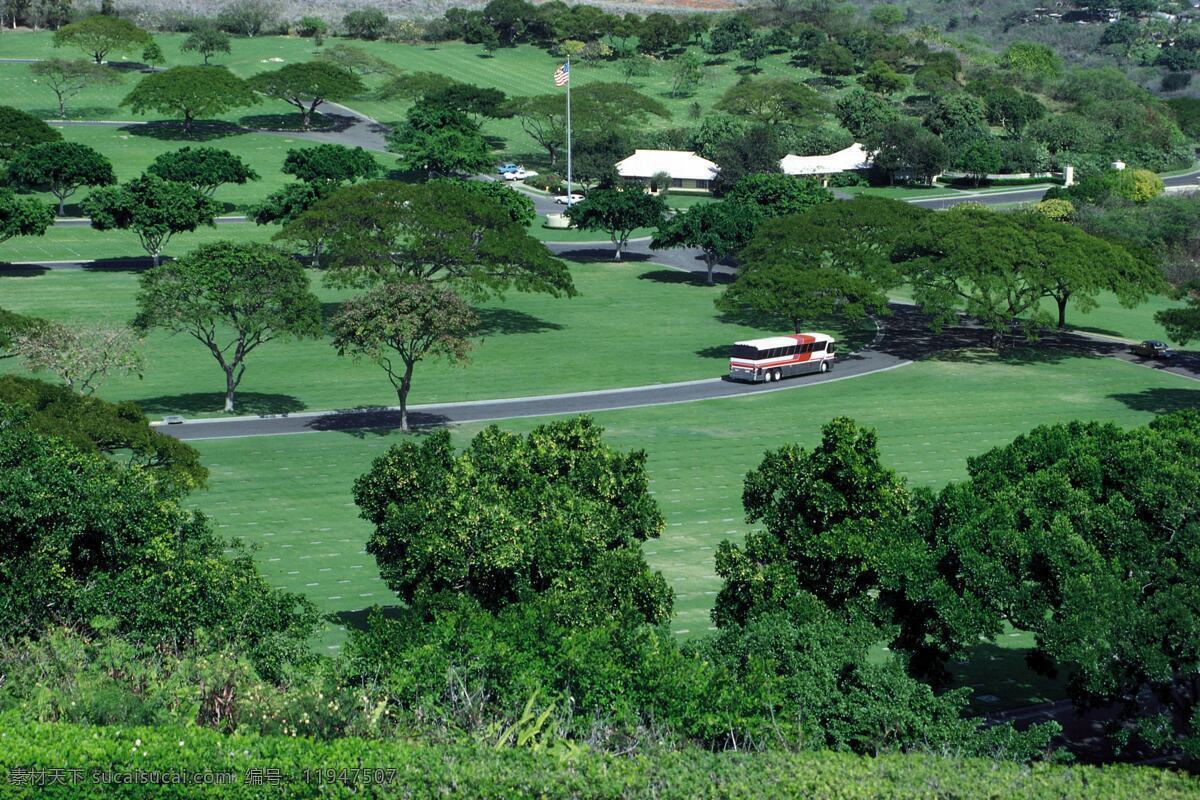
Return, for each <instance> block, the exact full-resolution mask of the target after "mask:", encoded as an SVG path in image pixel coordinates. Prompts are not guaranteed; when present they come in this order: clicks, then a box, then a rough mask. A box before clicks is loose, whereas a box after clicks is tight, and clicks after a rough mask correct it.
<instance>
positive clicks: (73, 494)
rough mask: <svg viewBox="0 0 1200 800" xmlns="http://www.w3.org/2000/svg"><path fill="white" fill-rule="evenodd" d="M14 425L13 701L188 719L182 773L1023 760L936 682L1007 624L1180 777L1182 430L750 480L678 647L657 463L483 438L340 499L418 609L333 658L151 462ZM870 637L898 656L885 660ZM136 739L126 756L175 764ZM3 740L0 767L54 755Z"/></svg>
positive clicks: (2, 700)
mask: <svg viewBox="0 0 1200 800" xmlns="http://www.w3.org/2000/svg"><path fill="white" fill-rule="evenodd" d="M26 409H27V406H25V405H24V404H23V402H22V401H21V400H20V399H17V402H16V403H14V404H9V405H5V406H4V407H3V409H2V412H0V413H2V414H3V416H2V418H0V466H3V470H0V515H2V516H0V531H2V532H3V533H4V536H5V537H6V538H5V548H4V550H3V551H2V552H3V561H2V564H0V566H2V567H3V569H4V572H5V574H6V575H7V576H9V579H8V581H6V583H4V584H2V585H0V626H2V627H0V630H2V636H0V639H2V641H3V646H2V647H0V668H2V669H3V673H4V674H5V676H6V680H5V682H4V684H3V685H2V686H0V707H3V708H7V709H11V710H13V711H14V712H17V713H19V714H20V715H21V717H23V718H24V719H26V720H39V721H43V722H63V723H80V724H93V725H112V726H119V728H120V729H121V730H122V731H123V732H122V733H120V734H119V735H120V736H122V737H124V736H126V733H125V732H124V731H127V730H128V728H129V727H130V726H137V725H145V726H169V727H175V728H179V726H184V727H188V728H191V729H192V731H193V732H192V733H189V734H187V735H186V736H185V735H180V736H179V740H180V741H183V742H184V744H183V745H178V744H177V743H176V741H175V739H176V737H175V734H172V735H171V738H170V740H169V741H170V742H171V744H170V747H169V748H165V750H163V752H164V753H165V751H166V750H169V751H170V752H171V753H172V754H175V755H185V756H186V755H187V754H188V752H189V750H188V748H190V747H192V746H193V744H189V743H194V746H195V747H196V748H198V749H197V750H196V753H197V756H196V757H199V753H200V752H201V751H202V750H207V747H206V746H204V745H203V744H202V743H204V742H211V741H214V740H213V739H212V738H211V735H210V734H208V733H205V732H203V731H200V730H196V729H195V728H196V727H198V728H211V729H214V730H216V731H219V732H221V733H225V734H239V735H243V736H245V735H249V736H271V737H278V736H282V737H289V738H290V737H297V738H298V739H301V740H308V741H324V742H330V743H331V744H330V745H328V747H329V748H331V752H333V751H334V750H339V751H340V749H341V748H345V747H349V748H351V749H352V750H353V752H354V753H356V754H361V753H362V752H364V750H363V749H362V747H363V746H364V745H362V744H361V743H360V740H362V739H381V740H387V739H393V738H396V737H400V738H404V739H410V740H411V739H413V738H420V739H421V740H423V741H426V742H429V743H443V742H444V743H455V744H473V745H477V746H484V747H490V748H493V749H495V750H513V749H516V750H527V751H532V752H533V753H537V754H540V755H541V756H542V757H543V758H545V757H550V758H552V759H555V760H556V761H557V759H565V760H568V761H569V760H570V759H572V758H581V757H584V756H585V755H586V754H587V753H604V752H611V753H638V754H643V755H652V754H661V753H662V752H663V751H665V750H679V751H681V752H682V753H687V752H691V751H692V750H691V749H692V748H699V749H701V750H709V751H730V750H750V751H765V750H772V751H776V750H778V751H793V752H795V751H808V750H830V749H832V750H841V751H848V752H854V753H860V754H871V755H879V754H884V753H896V752H926V753H938V754H957V755H958V756H960V757H962V756H983V757H989V758H993V759H999V760H1010V759H1011V760H1017V761H1029V760H1037V759H1040V758H1042V757H1044V756H1046V755H1047V754H1048V753H1049V752H1050V751H1049V747H1050V741H1051V737H1052V736H1053V735H1054V734H1055V732H1056V731H1057V730H1058V727H1057V725H1056V724H1054V723H1048V724H1038V725H1034V726H1032V727H1030V728H1028V729H1026V730H1025V731H1023V732H1018V731H1016V730H1014V729H1013V728H1011V727H1010V726H1008V725H990V726H989V725H987V724H985V723H984V721H983V720H981V719H979V718H975V717H970V716H968V715H966V713H965V711H966V704H967V700H968V695H969V692H968V690H965V689H950V690H946V689H947V687H948V685H949V684H948V672H947V670H948V667H949V665H950V664H952V663H953V662H955V661H958V660H960V659H964V658H969V657H970V652H971V649H972V648H974V647H975V646H976V645H977V644H978V643H979V642H980V641H981V640H982V641H987V640H991V639H995V638H996V637H998V636H1001V635H1003V627H1002V626H1003V624H1004V622H1005V621H1009V622H1011V623H1012V624H1013V625H1016V626H1018V627H1020V628H1023V629H1025V630H1029V631H1032V632H1033V633H1034V634H1035V635H1036V637H1037V647H1036V650H1035V651H1034V657H1032V658H1031V659H1030V664H1031V666H1032V667H1033V668H1034V669H1036V670H1039V671H1043V672H1047V673H1056V672H1057V673H1059V674H1065V676H1066V678H1067V681H1066V683H1067V687H1068V690H1069V691H1070V693H1071V696H1072V698H1073V699H1074V700H1075V701H1076V703H1078V704H1079V705H1080V706H1082V707H1088V706H1110V707H1112V708H1113V709H1115V710H1114V711H1113V714H1112V716H1111V719H1110V727H1109V728H1108V733H1109V734H1111V735H1112V736H1113V737H1114V738H1113V742H1114V744H1113V747H1114V751H1115V750H1117V749H1124V748H1127V747H1130V746H1134V747H1137V748H1140V750H1141V751H1142V752H1147V751H1150V752H1156V751H1165V752H1174V751H1176V750H1182V751H1184V752H1185V753H1188V754H1191V755H1192V756H1194V755H1195V751H1194V738H1193V737H1192V736H1191V734H1190V733H1189V731H1191V730H1193V727H1192V726H1194V725H1195V713H1196V703H1197V698H1196V697H1195V695H1194V693H1193V692H1192V690H1191V688H1189V687H1191V686H1192V684H1191V683H1189V681H1192V680H1193V679H1194V664H1193V663H1192V662H1191V661H1189V658H1190V655H1189V654H1190V653H1192V652H1194V647H1195V644H1196V643H1195V642H1194V641H1193V639H1194V638H1195V637H1194V636H1192V634H1191V633H1190V632H1189V630H1188V629H1180V628H1179V626H1178V625H1177V621H1178V620H1179V619H1182V618H1188V617H1189V616H1191V615H1194V614H1196V613H1197V612H1198V611H1200V609H1197V608H1196V600H1197V598H1196V596H1195V593H1194V591H1192V587H1193V586H1194V585H1195V581H1196V580H1197V578H1198V577H1200V576H1197V575H1196V574H1195V569H1194V567H1193V566H1192V562H1191V561H1190V560H1188V559H1187V558H1186V554H1187V553H1188V552H1190V550H1189V548H1191V549H1194V548H1195V547H1196V546H1197V542H1196V541H1195V539H1196V535H1197V531H1200V525H1198V524H1197V521H1196V520H1195V519H1194V517H1195V512H1194V510H1193V509H1192V508H1191V498H1193V497H1194V496H1195V493H1196V491H1197V490H1198V489H1197V487H1196V486H1194V485H1193V484H1194V483H1195V482H1196V480H1197V477H1196V476H1197V475H1200V469H1198V468H1200V463H1196V454H1197V453H1198V452H1200V446H1197V443H1198V442H1200V417H1197V416H1196V415H1195V414H1175V415H1171V416H1166V417H1162V418H1160V419H1158V420H1156V421H1154V422H1153V423H1151V424H1150V425H1149V426H1147V427H1143V428H1136V429H1132V430H1122V429H1119V428H1117V427H1115V426H1113V425H1102V424H1098V423H1071V424H1068V425H1056V426H1050V427H1043V428H1038V429H1036V430H1034V431H1032V432H1031V433H1030V434H1028V435H1026V436H1022V437H1019V438H1018V439H1017V440H1015V441H1014V442H1013V443H1012V444H1010V445H1007V446H1005V447H1001V448H997V449H995V450H993V451H990V452H989V453H986V454H984V455H982V456H980V457H978V458H975V459H971V460H970V461H969V462H968V477H967V478H966V479H965V480H963V481H961V482H958V483H954V484H951V485H949V486H947V487H946V488H944V489H943V490H941V491H938V492H932V491H929V490H924V489H913V488H911V487H909V486H907V484H906V483H905V482H904V481H903V479H901V478H899V477H898V476H897V475H896V474H895V473H894V472H893V471H891V470H890V469H888V468H887V467H886V466H884V465H883V464H882V462H881V459H880V455H879V452H878V448H877V444H876V439H875V434H874V432H873V431H871V430H869V429H865V428H860V427H858V426H857V425H855V424H854V423H853V421H851V420H846V419H838V420H834V421H832V422H831V423H829V424H828V425H826V426H825V427H824V429H823V431H822V436H821V439H820V441H819V443H817V444H816V445H814V446H813V447H811V448H803V447H799V446H796V445H785V446H783V447H781V448H780V449H778V450H775V451H771V452H768V453H766V454H765V455H764V458H763V461H762V463H761V464H760V465H759V466H758V467H757V468H756V469H754V470H753V471H751V472H750V473H749V475H748V476H747V478H746V483H745V487H744V492H743V504H744V506H745V510H746V514H747V517H748V518H749V519H751V520H753V521H758V522H760V523H761V525H762V528H761V529H760V530H758V531H756V532H755V533H753V534H751V535H750V536H749V537H748V538H747V539H746V541H745V542H744V543H743V544H740V545H735V544H732V543H729V542H726V543H724V544H722V545H721V547H720V548H719V549H718V552H717V554H716V570H717V573H718V575H720V576H721V578H722V580H723V588H722V590H721V592H720V593H719V594H718V596H717V598H716V602H715V605H714V609H713V612H712V617H713V621H714V624H715V625H716V627H717V632H716V633H715V634H711V635H709V636H704V637H699V638H696V639H690V640H688V641H686V642H682V643H681V642H680V641H678V640H677V639H676V638H675V637H674V636H673V634H672V633H671V632H670V630H669V629H668V627H667V623H668V622H669V620H670V619H671V617H672V614H673V605H674V598H673V595H672V592H671V590H670V589H669V587H668V586H667V585H666V582H665V580H664V579H663V577H662V575H661V574H659V573H656V572H653V571H651V570H650V568H649V566H648V565H647V563H646V561H645V557H644V554H643V551H642V545H643V543H644V542H646V541H647V540H649V539H652V538H656V537H658V536H659V535H660V534H661V533H662V531H663V530H664V527H665V523H664V520H663V517H662V514H661V511H660V510H659V508H658V506H657V504H656V502H655V501H654V498H653V496H652V495H651V494H650V492H649V489H648V476H647V473H646V466H645V454H644V453H641V452H628V453H627V452H621V451H618V450H615V449H613V448H612V447H611V446H610V445H608V444H607V443H606V442H605V441H604V440H603V437H602V431H601V430H600V428H599V427H598V426H596V425H595V424H594V423H592V422H591V421H590V420H588V419H586V418H580V419H574V420H567V421H562V422H555V423H550V424H547V425H542V426H539V427H537V428H535V429H534V430H533V432H532V433H530V434H528V435H526V436H521V435H517V434H511V433H507V432H504V431H501V430H500V429H498V428H496V427H491V428H488V429H487V430H485V431H483V432H482V433H480V434H479V435H477V436H476V437H474V438H473V439H472V440H471V441H470V442H467V443H465V447H463V448H462V449H461V450H460V449H458V448H456V447H455V446H454V445H453V443H452V442H451V439H450V435H449V433H448V432H446V431H441V432H437V433H434V434H432V435H430V436H428V437H426V438H424V439H423V440H422V441H420V442H405V443H403V444H400V445H397V446H395V447H393V448H391V450H389V451H388V452H387V453H386V454H385V455H383V456H381V457H380V458H378V459H376V461H375V462H374V463H373V465H372V467H371V469H370V470H369V471H368V472H367V473H366V474H364V475H363V476H362V477H360V478H359V479H358V480H357V481H356V482H355V485H354V500H355V502H356V503H357V505H358V506H359V509H360V511H361V513H362V515H363V516H364V517H365V518H366V519H367V520H368V521H369V522H370V523H371V524H372V526H373V531H372V533H371V536H370V538H369V540H368V542H367V543H366V550H367V552H369V553H370V554H371V555H373V556H374V558H375V560H376V563H377V564H378V566H379V570H380V574H381V576H382V577H383V579H384V581H386V583H387V584H388V586H389V587H390V588H391V589H392V590H393V591H394V592H396V595H397V597H398V598H399V599H400V600H402V601H403V605H402V606H401V607H398V608H397V607H393V608H391V609H389V610H388V611H387V613H383V612H381V611H376V612H375V613H373V614H371V615H370V617H369V618H368V619H367V620H366V621H365V623H364V624H362V626H361V627H358V626H352V627H351V631H350V634H349V637H350V638H349V641H348V642H347V644H346V646H345V647H344V649H343V651H342V653H341V654H340V655H339V656H337V657H336V658H326V657H318V656H316V655H315V654H313V653H312V652H311V651H310V650H309V649H308V648H307V645H306V639H307V637H308V636H310V635H311V634H312V633H313V630H314V624H315V622H316V618H315V615H314V614H313V612H312V609H311V606H310V605H309V604H308V603H307V602H306V601H304V600H303V599H302V598H300V597H298V596H296V595H292V594H288V593H284V592H280V591H278V590H274V589H270V588H268V587H267V586H266V583H265V581H264V580H263V579H262V577H261V575H260V574H259V573H258V571H257V568H256V567H255V565H254V562H253V559H252V558H251V557H250V556H249V554H247V553H245V552H244V551H241V550H239V549H236V548H235V549H234V550H233V551H232V553H233V554H232V555H227V554H226V553H225V552H223V551H224V548H225V547H226V546H227V543H225V542H222V541H221V540H220V539H219V537H216V536H215V534H214V533H213V531H212V527H211V523H210V522H209V521H208V520H207V519H206V518H205V517H203V516H202V515H199V514H197V513H194V512H189V511H186V510H185V509H184V497H183V494H182V490H181V488H180V487H179V486H178V485H177V484H165V483H161V482H159V481H158V480H157V479H156V475H157V474H158V472H156V470H157V469H159V468H157V467H138V466H127V465H124V464H121V463H118V461H115V460H110V459H109V458H108V457H106V456H104V455H102V454H98V453H94V452H93V453H88V452H85V451H83V450H80V449H78V448H77V447H75V446H74V445H72V444H69V443H68V442H66V441H65V440H63V439H61V438H58V437H57V436H48V435H46V434H43V433H39V432H38V431H37V430H36V429H35V428H34V427H33V425H32V423H31V421H30V416H29V413H30V412H29V411H28V410H26ZM816 487H820V491H814V489H815V488H816ZM447 509H463V511H462V512H457V511H451V512H449V513H448V512H447ZM467 509H469V511H467ZM1101 520H1103V521H1104V524H1100V521H1101ZM1109 531H1119V532H1120V533H1121V535H1120V536H1112V535H1109ZM1014 543H1017V544H1019V545H1020V546H1019V547H1016V548H1014ZM1014 554H1019V555H1014ZM1131 623H1132V624H1131ZM1168 632H1169V635H1168ZM880 642H884V643H887V644H888V646H889V647H890V649H891V652H892V654H893V655H892V656H890V657H889V658H888V659H886V660H883V661H879V660H877V659H875V658H873V657H871V656H870V655H869V651H870V650H871V648H872V647H874V646H875V645H877V644H878V643H880ZM1148 698H1153V699H1152V700H1151V699H1148ZM193 726H195V727H193ZM38 730H42V731H45V732H47V733H49V732H50V731H52V730H54V729H53V728H44V729H38ZM71 730H72V729H70V728H67V729H65V734H64V735H70V731H71ZM10 735H11V732H10ZM113 735H117V734H116V729H113ZM101 738H102V739H103V738H104V737H103V736H102V737H101ZM344 739H352V740H353V741H354V742H355V744H350V743H349V742H346V743H345V744H342V743H339V742H338V740H344ZM122 741H123V740H122ZM151 741H160V740H159V739H158V738H155V739H153V740H152V739H150V738H149V737H147V739H146V741H145V742H140V743H137V744H135V745H134V746H135V747H138V748H142V747H145V748H146V750H145V752H146V754H147V755H154V754H159V753H160V749H159V745H151V744H150V742H151ZM237 741H245V742H247V745H246V746H247V747H250V746H251V745H250V743H251V742H253V741H254V740H253V739H242V740H237ZM271 741H280V740H271ZM1117 743H1120V744H1117ZM310 746H312V745H305V747H310ZM372 746H374V745H372ZM14 747H16V745H15V744H13V743H8V744H6V747H5V753H6V756H5V758H6V759H10V760H9V761H7V762H6V763H8V764H10V765H12V766H16V765H19V764H22V763H31V762H37V761H38V760H39V759H40V758H42V756H41V755H40V751H37V750H34V751H33V752H32V754H30V755H26V756H23V757H22V758H18V757H17V755H15V754H17V753H22V752H24V751H21V750H20V749H13V748H14ZM122 747H123V748H124V749H125V750H128V747H129V744H128V742H125V743H124V744H123V745H122ZM239 747H240V745H239ZM178 748H184V749H183V750H180V749H178ZM65 752H66V751H64V750H61V749H60V750H59V751H58V752H57V753H56V755H58V756H60V757H61V756H63V755H64V753H65ZM345 752H349V751H345ZM587 757H590V756H587ZM680 757H681V758H693V757H694V758H698V759H700V761H701V762H702V763H703V762H704V759H705V758H706V757H705V756H699V755H697V756H680ZM672 758H674V757H672ZM672 758H668V759H667V760H665V761H663V760H661V759H660V757H659V756H658V755H655V757H654V759H653V760H654V763H674V762H673V761H672ZM60 760H61V759H60ZM89 763H93V762H91V761H89ZM94 763H100V762H94ZM642 763H648V762H642ZM714 763H715V762H714ZM730 763H734V762H730ZM718 769H720V768H719V767H718ZM1000 769H1003V768H1000ZM438 774H440V771H439V773H438ZM468 774H471V773H468ZM807 779H808V778H803V780H807ZM772 780H783V779H781V778H778V777H775V778H772ZM785 785H786V781H785Z"/></svg>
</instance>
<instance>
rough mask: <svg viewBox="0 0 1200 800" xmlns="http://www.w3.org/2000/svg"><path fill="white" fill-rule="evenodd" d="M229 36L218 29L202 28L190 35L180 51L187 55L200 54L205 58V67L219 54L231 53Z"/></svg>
mask: <svg viewBox="0 0 1200 800" xmlns="http://www.w3.org/2000/svg"><path fill="white" fill-rule="evenodd" d="M229 45H230V41H229V34H228V33H225V31H222V30H220V29H218V28H200V29H198V30H195V31H192V32H191V33H189V34H188V37H187V38H186V39H184V40H183V44H181V45H180V46H179V49H180V50H182V51H183V52H185V53H199V54H200V55H201V56H203V58H204V65H205V66H208V60H209V59H210V58H212V57H213V56H214V55H216V54H217V53H229V52H230V47H229Z"/></svg>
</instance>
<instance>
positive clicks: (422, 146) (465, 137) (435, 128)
mask: <svg viewBox="0 0 1200 800" xmlns="http://www.w3.org/2000/svg"><path fill="white" fill-rule="evenodd" d="M387 142H388V150H391V151H392V152H393V153H396V154H397V155H398V156H399V157H400V166H401V168H402V169H405V170H409V171H417V170H421V171H424V172H425V173H426V176H427V177H429V178H433V177H435V176H438V175H451V176H453V175H473V174H476V173H479V172H483V171H484V170H486V169H487V168H488V166H489V165H490V164H491V163H492V149H491V148H490V147H489V146H488V143H487V141H486V140H485V139H484V138H483V134H482V133H480V131H479V124H478V123H477V122H475V121H473V120H472V119H471V118H470V117H469V116H467V114H466V113H464V112H462V111H459V110H457V109H455V108H451V107H447V106H443V105H434V104H431V103H428V102H424V101H422V102H418V103H417V104H415V105H414V106H413V107H412V108H410V109H409V110H408V115H407V119H406V120H405V123H404V124H403V125H401V126H399V127H397V128H396V129H395V130H394V131H392V132H391V133H389V134H388V138H387Z"/></svg>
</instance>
